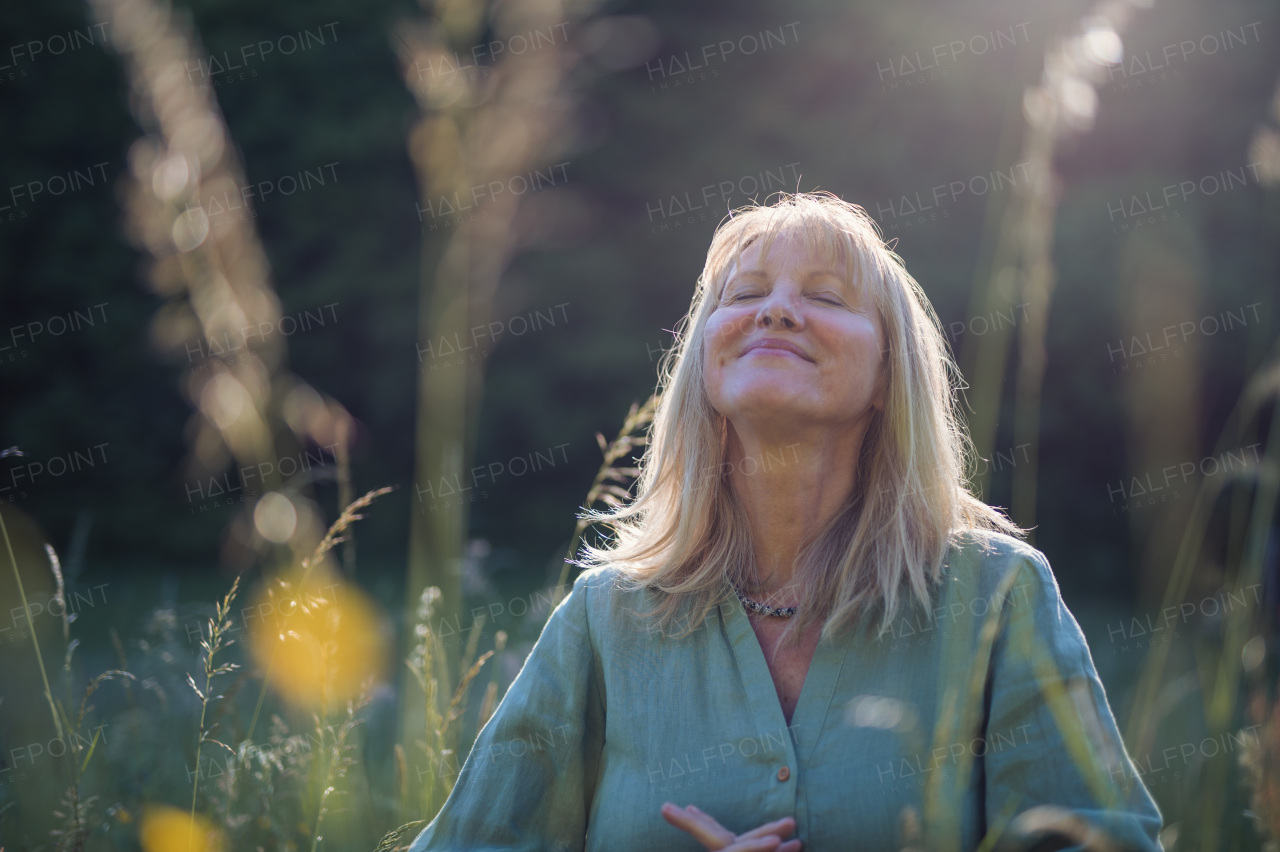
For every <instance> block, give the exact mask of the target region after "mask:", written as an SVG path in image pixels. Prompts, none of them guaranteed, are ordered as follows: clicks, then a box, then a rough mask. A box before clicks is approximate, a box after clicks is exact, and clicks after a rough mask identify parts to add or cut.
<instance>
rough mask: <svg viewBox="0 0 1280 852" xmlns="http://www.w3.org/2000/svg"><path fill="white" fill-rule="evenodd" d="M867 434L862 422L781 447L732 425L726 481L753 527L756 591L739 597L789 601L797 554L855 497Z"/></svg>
mask: <svg viewBox="0 0 1280 852" xmlns="http://www.w3.org/2000/svg"><path fill="white" fill-rule="evenodd" d="M865 432H866V423H865V421H863V422H860V423H859V424H856V426H855V428H853V429H850V428H849V427H848V426H847V425H846V426H844V427H843V428H841V429H839V430H831V429H828V430H826V431H822V432H817V431H815V432H811V433H809V434H800V435H795V436H794V440H790V441H785V442H780V441H778V440H765V439H764V438H763V437H762V436H760V435H758V434H756V433H754V432H751V431H749V430H740V429H738V428H736V427H733V426H732V424H731V428H730V430H729V445H728V448H727V450H728V462H729V464H730V465H731V467H730V471H729V480H730V485H731V487H732V488H733V493H734V497H735V498H736V500H737V501H738V503H739V504H740V505H741V506H742V508H743V511H744V513H745V515H746V517H747V521H748V523H749V524H750V528H751V543H752V548H753V552H754V554H755V561H756V586H755V587H754V589H753V590H744V591H747V592H748V593H751V592H752V591H754V592H755V595H756V596H757V599H758V600H759V601H760V602H761V603H767V604H770V605H774V606H777V605H790V604H791V603H792V602H793V601H792V599H793V598H795V597H796V595H795V589H794V588H789V587H792V586H793V584H794V582H795V570H796V556H797V555H798V554H799V553H800V551H801V550H803V548H804V547H805V545H806V544H808V543H809V542H811V541H812V540H813V539H814V538H815V537H816V536H817V535H818V533H819V532H821V531H822V530H823V529H824V528H825V527H826V525H827V524H828V523H829V522H830V521H831V519H832V518H833V517H835V515H836V514H837V513H838V512H839V511H840V510H841V509H842V508H843V507H844V505H845V504H846V503H847V502H848V500H849V498H850V497H851V496H852V495H853V490H854V486H855V484H856V483H855V479H856V475H857V474H856V470H857V462H858V453H859V451H860V449H861V447H862V438H863V435H864V434H865ZM775 596H776V598H777V600H774V599H773V598H774V597H775Z"/></svg>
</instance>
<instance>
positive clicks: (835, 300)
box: [410, 193, 1161, 852]
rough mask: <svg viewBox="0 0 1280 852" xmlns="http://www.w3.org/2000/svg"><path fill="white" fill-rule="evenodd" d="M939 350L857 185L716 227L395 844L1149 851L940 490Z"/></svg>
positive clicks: (1103, 756)
mask: <svg viewBox="0 0 1280 852" xmlns="http://www.w3.org/2000/svg"><path fill="white" fill-rule="evenodd" d="M953 368H954V365H953V362H952V361H951V359H950V357H949V355H948V352H947V347H946V344H945V343H944V341H943V337H942V334H941V331H940V326H939V323H938V320H937V317H936V316H935V314H934V312H933V310H932V308H931V307H930V305H929V303H928V300H927V299H926V297H925V295H924V293H923V292H922V290H921V289H920V287H919V285H918V284H917V283H916V282H915V281H914V280H913V279H912V278H911V277H910V276H909V275H908V274H907V272H906V271H905V269H904V268H903V266H902V264H901V261H900V260H899V258H898V257H897V256H896V255H895V254H893V253H892V252H891V251H890V250H889V248H888V247H887V246H886V245H885V244H884V242H883V240H881V238H880V237H879V234H878V231H877V229H876V226H875V224H874V223H873V222H872V220H871V219H870V217H868V216H867V214H866V213H865V212H864V211H863V210H862V208H860V207H857V206H855V205H852V204H848V203H846V202H844V201H841V200H840V199H838V198H836V197H834V196H831V195H829V194H826V193H798V194H794V195H791V194H784V195H782V196H781V198H780V200H778V201H777V203H775V204H773V205H771V206H752V207H749V208H746V209H743V210H739V211H736V212H735V213H734V214H733V215H731V216H730V217H729V218H727V219H726V220H725V221H724V222H723V223H721V225H720V227H719V228H718V229H717V230H716V233H715V236H714V237H713V239H712V243H711V248H710V251H709V252H708V255H707V261H706V266H705V268H704V270H703V272H702V275H701V277H700V278H699V280H698V287H697V290H696V293H695V295H694V297H693V302H692V305H691V307H690V309H689V313H688V315H687V316H686V317H685V319H684V320H683V321H682V323H681V333H680V334H678V340H677V343H676V345H675V347H674V348H673V349H672V351H671V352H670V353H669V355H668V356H667V359H666V360H665V361H664V364H663V369H662V373H661V380H660V391H661V393H660V396H659V404H658V408H657V412H656V416H655V419H654V423H653V426H652V428H651V430H650V436H649V442H648V446H647V449H646V452H645V455H644V457H643V459H642V460H641V474H640V477H639V481H638V483H637V493H636V497H635V499H634V500H633V501H632V502H631V503H630V504H628V505H626V506H623V507H620V508H618V509H617V510H615V511H613V512H609V513H590V516H591V517H594V518H595V519H596V520H599V521H604V522H606V523H608V524H609V525H610V526H611V527H612V529H613V531H614V535H613V536H612V537H611V538H610V539H609V541H608V542H607V543H606V545H605V546H604V547H602V548H591V547H588V548H586V550H585V554H586V555H585V559H584V560H583V561H584V564H585V566H586V567H587V568H588V570H586V571H584V572H583V573H582V574H581V575H580V576H579V577H578V578H577V580H576V581H575V582H574V585H573V589H572V591H571V592H570V594H569V595H568V596H567V597H566V598H565V599H564V601H563V602H562V603H561V604H560V606H559V607H558V608H557V609H556V610H555V611H554V613H553V614H552V615H551V618H550V620H549V621H548V623H547V624H546V626H545V627H544V629H543V631H542V634H541V636H540V637H539V639H538V641H537V643H536V644H535V645H534V648H533V650H532V652H531V653H530V655H529V658H528V660H527V661H526V662H525V664H524V667H523V669H522V670H521V672H520V674H519V675H518V676H517V678H516V679H515V681H514V682H513V683H512V685H511V688H510V690H509V691H508V692H507V694H506V696H505V697H504V698H503V700H502V702H501V704H500V705H499V706H498V708H497V710H496V712H495V713H494V715H493V717H492V718H491V719H490V720H489V722H488V723H487V724H486V725H485V727H484V728H483V730H482V731H481V732H480V734H479V736H478V738H477V740H476V743H475V745H474V747H473V748H472V751H471V753H470V755H469V757H468V758H467V761H466V763H465V764H464V766H463V768H462V770H461V772H460V774H459V776H458V779H457V783H456V785H455V787H454V788H453V791H452V792H451V794H450V795H449V797H448V800H447V801H446V802H445V804H444V807H443V808H442V810H441V811H440V813H439V814H438V815H437V816H436V818H435V819H434V820H433V821H432V822H431V823H430V824H429V825H428V826H427V828H426V829H424V830H423V832H422V833H421V834H420V835H419V836H418V837H417V839H416V840H415V841H414V842H413V844H412V846H411V847H410V849H411V850H412V852H426V850H445V849H449V850H453V849H469V850H475V849H527V850H546V849H555V850H567V849H573V850H579V849H590V850H611V852H616V850H633V849H634V850H667V849H672V850H678V849H690V850H699V849H704V848H705V849H720V850H729V852H749V851H750V850H771V849H778V850H783V852H794V850H798V849H801V848H803V849H807V850H816V852H823V851H824V850H849V849H858V850H881V849H885V850H888V849H900V848H903V847H904V846H908V845H916V846H920V845H924V846H925V847H927V848H936V849H943V848H946V849H965V850H969V849H974V848H976V847H977V846H978V845H979V843H980V842H981V841H982V840H983V838H984V837H987V836H988V835H989V834H990V835H994V836H996V837H1001V838H1002V839H1004V840H1006V841H1007V840H1010V839H1015V838H1018V839H1020V840H1021V842H1022V843H1023V847H1021V848H1030V846H1031V845H1032V843H1033V842H1037V839H1044V838H1045V837H1046V836H1049V835H1052V836H1053V837H1055V838H1057V839H1058V840H1059V841H1060V842H1062V843H1068V844H1074V846H1073V848H1079V849H1086V848H1087V849H1093V848H1133V849H1144V850H1157V849H1159V848H1160V846H1159V843H1158V841H1157V839H1156V837H1157V833H1158V832H1159V830H1160V825H1161V817H1160V812H1159V810H1158V809H1157V807H1156V805H1155V803H1154V802H1153V801H1152V799H1151V796H1150V795H1149V794H1148V792H1147V791H1146V789H1145V788H1144V787H1143V785H1142V783H1141V781H1140V780H1138V773H1137V771H1136V770H1135V768H1134V766H1133V764H1132V762H1131V761H1130V759H1129V756H1128V755H1127V754H1126V752H1125V748H1124V744H1123V743H1122V741H1121V738H1120V735H1119V732H1118V730H1117V728H1116V724H1115V720H1114V718H1113V716H1112V713H1111V710H1110V707H1109V706H1108V704H1107V699H1106V695H1105V693H1104V691H1103V687H1102V684H1101V682H1100V681H1099V679H1098V675H1097V672H1096V670H1095V668H1094V665H1093V661H1092V658H1091V656H1090V653H1089V650H1088V647H1087V645H1086V643H1085V639H1084V636H1083V634H1082V633H1081V631H1080V628H1079V626H1078V625H1077V623H1076V621H1075V619H1074V618H1073V617H1072V615H1071V613H1070V612H1069V611H1068V610H1067V608H1066V606H1065V605H1064V604H1063V602H1062V598H1061V597H1060V595H1059V592H1058V587H1057V583H1056V581H1055V579H1054V576H1053V574H1052V572H1051V571H1050V568H1049V565H1048V562H1047V561H1046V559H1045V557H1044V555H1043V554H1042V553H1041V552H1040V551H1038V550H1036V549H1034V548H1032V547H1030V546H1028V545H1027V544H1025V543H1024V542H1022V541H1021V540H1020V539H1019V536H1020V535H1022V534H1023V531H1022V530H1019V529H1018V528H1017V527H1015V526H1014V525H1013V524H1012V523H1011V522H1010V521H1009V520H1008V519H1007V518H1006V517H1005V516H1004V515H1002V514H1000V513H999V512H997V511H996V510H995V509H993V508H991V507H989V506H987V505H985V504H984V503H982V502H981V501H980V500H978V499H977V498H975V497H974V496H973V495H972V494H971V493H970V492H969V491H968V490H967V488H966V484H965V476H964V465H965V462H966V459H967V458H968V455H967V448H968V446H969V444H968V441H967V438H966V436H965V433H964V431H963V428H962V426H961V424H960V420H959V417H958V414H957V411H956V407H955V406H956V402H955V400H956V379H955V374H954V372H953ZM676 803H684V804H685V806H684V807H679V806H677V804H676ZM1044 806H1049V807H1044ZM1055 832H1056V833H1055ZM1104 843H1110V844H1112V845H1110V846H1105V845H1102V844H1104ZM1052 848H1062V847H1061V846H1054V847H1052Z"/></svg>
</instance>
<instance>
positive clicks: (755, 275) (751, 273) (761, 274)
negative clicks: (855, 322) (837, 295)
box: [724, 268, 858, 292]
mask: <svg viewBox="0 0 1280 852" xmlns="http://www.w3.org/2000/svg"><path fill="white" fill-rule="evenodd" d="M828 276H830V277H831V278H834V279H836V280H837V281H839V282H840V283H841V284H843V285H846V286H848V287H849V288H850V289H852V290H853V291H855V292H856V291H857V289H858V286H857V283H856V282H854V281H852V280H845V279H844V278H842V277H841V276H840V273H838V272H836V271H835V270H834V269H825V268H824V269H810V270H809V271H808V272H806V273H805V274H804V275H803V276H802V277H801V279H800V280H801V282H802V283H808V282H809V281H812V280H813V279H814V278H825V277H828ZM768 277H769V276H768V274H767V273H766V272H765V271H764V270H763V269H759V268H756V269H739V270H737V271H736V272H734V273H733V274H732V275H730V276H729V277H728V278H727V279H725V282H724V287H725V289H727V288H728V287H729V285H730V284H733V283H734V282H735V281H737V280H738V279H740V278H750V279H754V280H763V279H766V278H768Z"/></svg>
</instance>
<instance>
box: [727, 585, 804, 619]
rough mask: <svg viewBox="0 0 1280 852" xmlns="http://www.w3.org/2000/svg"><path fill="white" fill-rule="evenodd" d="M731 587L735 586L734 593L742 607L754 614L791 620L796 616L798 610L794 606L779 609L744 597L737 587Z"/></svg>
mask: <svg viewBox="0 0 1280 852" xmlns="http://www.w3.org/2000/svg"><path fill="white" fill-rule="evenodd" d="M731 585H733V591H734V593H735V594H736V595H737V596H738V600H740V601H742V605H743V606H745V607H746V608H747V609H749V610H751V611H752V612H755V613H759V614H760V615H773V616H777V617H778V618H790V617H791V616H793V615H795V614H796V609H797V608H796V607H794V606H784V607H777V606H769V605H768V604H762V603H760V602H759V601H753V600H752V599H751V598H749V597H747V596H746V595H744V594H743V593H742V590H741V589H739V588H738V587H737V585H734V584H731Z"/></svg>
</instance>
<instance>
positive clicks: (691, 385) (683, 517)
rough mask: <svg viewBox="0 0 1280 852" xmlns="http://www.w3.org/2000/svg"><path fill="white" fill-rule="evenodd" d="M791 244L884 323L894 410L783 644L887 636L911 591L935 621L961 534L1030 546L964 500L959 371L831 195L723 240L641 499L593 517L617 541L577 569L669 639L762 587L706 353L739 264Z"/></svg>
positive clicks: (651, 449) (678, 346)
mask: <svg viewBox="0 0 1280 852" xmlns="http://www.w3.org/2000/svg"><path fill="white" fill-rule="evenodd" d="M782 234H789V235H795V236H799V237H800V238H801V239H802V240H803V243H804V248H805V250H806V251H807V252H808V253H809V254H810V255H811V256H812V255H815V254H818V256H821V257H824V258H825V259H828V260H832V261H842V262H843V263H844V268H845V270H846V272H847V274H848V276H849V278H850V279H851V280H849V281H848V282H847V283H849V284H850V285H851V286H853V287H855V288H856V289H857V290H858V291H859V292H860V293H861V294H862V295H864V296H866V297H869V299H870V302H871V303H872V304H874V305H875V306H876V308H877V310H878V311H879V313H880V321H881V327H882V329H883V330H884V335H885V343H886V345H885V349H884V352H883V355H882V368H883V369H885V370H887V376H886V378H887V384H886V394H885V397H884V406H883V410H875V411H873V413H872V417H871V422H870V424H869V426H868V428H867V432H866V435H865V437H864V439H863V443H862V450H861V453H860V457H859V459H858V461H857V465H858V469H857V471H856V472H855V487H854V491H853V494H852V495H851V496H850V498H849V500H848V502H847V503H846V504H845V505H844V506H843V507H842V508H841V510H840V511H838V512H837V513H836V514H835V516H834V517H833V518H832V519H831V521H830V522H829V523H828V524H827V525H826V526H825V527H824V528H823V529H822V530H821V531H820V532H819V533H818V534H817V535H816V536H815V537H814V538H812V539H811V540H810V541H809V542H808V543H807V544H806V545H805V547H804V548H803V549H802V550H801V552H800V553H799V554H798V555H797V557H796V563H795V575H794V576H795V579H796V580H797V584H796V585H797V593H798V595H799V600H798V606H799V610H798V612H797V615H796V617H795V618H792V619H791V620H790V621H791V623H790V624H789V625H788V628H787V636H788V637H790V638H798V636H799V635H800V633H799V631H801V630H803V629H804V628H805V627H806V626H808V625H809V624H812V623H815V622H816V621H818V620H821V623H822V624H823V637H824V638H829V637H831V636H832V635H834V634H835V633H836V632H837V631H840V630H842V629H843V628H845V627H850V626H852V625H854V624H855V623H857V622H859V621H860V620H861V616H863V615H864V614H866V613H870V612H877V611H878V612H879V613H880V614H881V616H882V619H883V621H882V629H883V626H884V625H888V624H889V623H891V622H892V621H893V619H894V617H895V616H896V615H897V613H898V609H899V607H900V606H901V605H902V602H901V600H900V598H901V597H903V596H904V595H903V591H904V587H905V589H906V590H907V591H908V592H909V595H907V597H908V599H911V598H914V600H916V601H918V602H919V603H920V604H921V606H922V607H924V608H925V609H926V610H927V609H929V607H930V586H931V584H933V583H937V582H938V581H939V580H940V579H941V577H942V573H943V563H944V561H945V559H946V556H947V551H948V549H949V547H950V545H951V544H952V542H953V541H954V540H955V536H956V535H957V534H959V533H961V532H964V531H967V530H975V529H980V530H992V531H997V532H1002V533H1006V534H1009V535H1015V536H1021V535H1025V531H1024V530H1021V529H1019V528H1018V527H1017V526H1015V525H1014V524H1013V523H1012V522H1011V521H1010V520H1009V519H1008V518H1007V517H1005V516H1004V515H1003V514H1001V513H1000V512H998V511H997V510H996V509H994V508H992V507H990V506H988V505H986V504H985V503H983V502H982V501H981V500H979V499H977V498H976V497H975V496H974V495H973V494H972V493H971V492H970V491H969V488H968V484H967V482H966V478H965V469H966V466H967V465H969V464H971V463H972V462H973V460H974V453H973V448H972V444H971V442H970V441H969V438H968V434H967V432H966V430H965V428H964V426H963V423H962V421H961V418H960V414H959V410H958V399H957V397H958V391H959V389H960V387H961V384H960V377H959V370H958V369H957V368H956V365H955V362H954V360H953V359H952V357H951V354H950V352H949V350H948V347H947V344H946V342H945V340H944V337H943V334H942V329H941V325H940V323H939V321H938V317H937V315H936V314H935V313H934V310H933V307H932V306H931V305H930V303H929V300H928V298H927V297H926V296H925V294H924V291H923V290H922V289H921V288H920V285H919V284H918V283H916V281H915V279H913V278H912V277H911V276H910V275H909V274H908V273H907V271H906V268H905V267H904V265H903V262H902V259H901V258H900V257H898V256H897V255H896V254H895V253H894V252H893V251H892V250H891V249H890V248H889V246H888V245H886V244H885V242H884V240H883V239H882V238H881V236H880V232H879V230H878V228H877V226H876V224H875V222H874V221H873V220H872V219H871V217H870V216H869V215H868V214H867V212H866V211H865V210H864V209H862V208H861V207H859V206H857V205H855V204H850V203H848V202H846V201H843V200H841V199H840V198H838V197H836V196H834V195H832V194H830V193H827V192H816V193H795V194H790V193H780V198H779V200H778V201H777V202H776V203H774V204H773V205H771V206H765V205H754V204H753V205H750V206H747V207H743V208H740V209H738V210H736V211H734V212H732V213H730V214H729V215H728V217H726V219H725V220H724V221H722V222H721V223H720V225H719V226H718V227H717V228H716V232H715V235H714V236H713V237H712V240H711V247H710V249H709V250H708V252H707V260H706V265H705V267H704V268H703V271H702V274H701V275H700V276H699V278H698V282H697V287H696V289H695V292H694V296H693V302H692V304H691V305H690V307H689V312H688V313H687V314H686V315H685V316H684V317H683V318H682V319H681V320H680V322H679V324H678V325H677V327H676V342H675V345H674V346H673V347H672V349H671V350H670V351H669V352H668V353H667V355H666V356H664V358H663V360H662V363H661V365H660V367H659V379H658V403H657V407H656V410H655V416H654V420H653V424H652V426H651V427H650V430H649V436H648V446H647V448H646V450H645V453H644V455H643V456H642V458H641V459H640V462H639V467H640V473H639V476H638V479H637V482H636V486H635V487H636V496H635V498H634V499H633V500H632V501H631V502H630V503H628V504H627V505H624V506H620V507H617V508H615V509H614V510H612V511H590V510H588V511H586V512H585V513H584V514H583V515H582V517H583V518H587V519H590V520H592V521H595V522H602V523H604V524H606V525H607V526H608V527H610V528H611V530H612V532H613V535H612V536H611V537H610V538H609V540H608V541H607V542H606V543H605V544H604V545H602V546H599V547H596V546H592V545H590V544H586V545H584V546H583V550H582V557H581V560H580V561H579V563H578V564H580V565H582V566H584V567H591V566H599V565H611V566H615V567H616V568H617V569H618V572H617V573H618V574H619V576H620V578H621V580H622V582H623V583H624V584H626V585H628V586H630V587H632V588H638V587H644V588H648V589H651V590H653V591H655V592H657V597H656V603H655V606H654V608H653V609H651V610H649V611H648V612H645V613H643V615H644V616H649V617H652V619H651V622H650V623H651V626H652V627H653V628H654V629H657V630H662V631H663V632H668V631H670V630H671V628H672V625H673V624H675V623H676V620H677V618H680V624H681V625H682V628H683V629H682V630H681V631H679V632H677V635H684V634H685V633H687V632H690V631H692V630H694V629H697V627H698V626H699V625H700V624H701V622H702V620H703V619H704V618H705V617H706V615H707V613H708V612H709V611H710V610H711V609H712V608H713V607H714V606H715V605H716V604H717V602H718V601H720V600H721V598H722V596H723V595H724V594H725V592H726V589H725V585H724V584H725V580H726V578H727V579H728V580H730V581H732V582H733V583H735V584H737V585H738V586H739V588H744V589H749V588H751V587H752V586H753V585H755V584H756V582H757V575H756V563H755V559H754V555H753V552H752V542H751V535H750V532H749V528H748V521H747V518H746V515H745V513H744V511H743V509H742V507H741V506H740V505H739V504H738V502H737V501H736V500H735V499H734V498H733V495H732V492H731V489H730V488H729V487H728V478H727V476H726V475H725V473H724V471H726V470H727V469H728V467H729V465H726V464H725V462H726V461H727V446H726V442H725V439H724V433H725V430H726V428H727V427H726V423H727V421H726V419H725V418H724V417H723V416H722V415H721V414H719V413H718V412H717V411H716V410H715V409H714V408H712V407H711V404H710V401H709V398H708V395H707V389H706V386H705V382H704V374H703V366H704V353H703V337H704V330H705V328H706V324H707V318H708V317H709V316H710V314H711V312H712V311H713V310H714V309H715V308H716V306H717V304H718V303H719V300H720V294H721V291H722V289H723V287H724V285H725V282H726V279H727V277H728V275H729V271H730V269H731V268H732V266H733V265H734V263H736V262H737V260H738V258H739V256H740V255H741V254H742V252H743V251H745V250H746V248H747V247H748V246H749V245H751V244H752V243H754V242H755V241H756V240H760V241H761V247H760V248H761V253H762V256H763V255H764V254H767V253H768V251H769V247H770V246H771V245H772V243H773V241H774V240H775V239H776V238H777V237H778V236H779V235H782ZM832 268H835V263H833V266H832ZM763 462H764V463H767V462H768V460H767V459H766V460H763ZM735 605H736V602H735ZM681 616H683V617H681Z"/></svg>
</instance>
